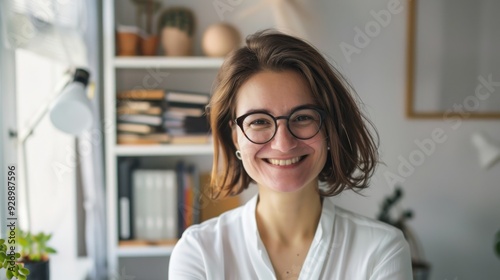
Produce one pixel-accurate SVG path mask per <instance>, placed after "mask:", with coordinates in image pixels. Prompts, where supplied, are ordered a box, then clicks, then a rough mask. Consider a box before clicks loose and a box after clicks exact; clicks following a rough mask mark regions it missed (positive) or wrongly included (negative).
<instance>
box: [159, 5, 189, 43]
mask: <svg viewBox="0 0 500 280" xmlns="http://www.w3.org/2000/svg"><path fill="white" fill-rule="evenodd" d="M158 24H159V28H158V30H161V29H162V28H163V27H175V28H178V29H180V30H182V31H184V32H186V33H187V34H188V36H189V37H191V36H193V33H194V26H195V22H194V15H193V12H192V11H191V10H189V9H187V8H182V7H174V8H168V9H166V10H165V11H164V12H163V13H162V14H161V15H160V17H159V21H158Z"/></svg>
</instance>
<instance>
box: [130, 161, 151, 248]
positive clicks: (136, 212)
mask: <svg viewBox="0 0 500 280" xmlns="http://www.w3.org/2000/svg"><path fill="white" fill-rule="evenodd" d="M145 179H146V174H145V172H144V171H143V170H135V171H134V172H133V174H132V182H133V185H132V191H133V193H134V196H133V200H132V208H133V222H134V224H133V229H134V239H146V236H147V233H146V212H145V207H146V201H147V197H146V191H145V190H146V188H145Z"/></svg>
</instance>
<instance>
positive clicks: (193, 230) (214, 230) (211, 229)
mask: <svg viewBox="0 0 500 280" xmlns="http://www.w3.org/2000/svg"><path fill="white" fill-rule="evenodd" d="M243 209H244V206H240V207H238V208H235V209H233V210H230V211H227V212H225V213H223V214H221V215H220V216H218V217H215V218H212V219H210V220H207V221H205V222H203V223H201V224H197V225H192V226H190V227H189V228H188V229H186V230H185V231H184V233H183V235H182V238H187V237H196V239H198V240H200V241H203V240H210V239H211V238H214V237H216V236H220V235H226V234H229V233H231V232H234V231H238V229H239V228H240V226H241V218H242V213H243Z"/></svg>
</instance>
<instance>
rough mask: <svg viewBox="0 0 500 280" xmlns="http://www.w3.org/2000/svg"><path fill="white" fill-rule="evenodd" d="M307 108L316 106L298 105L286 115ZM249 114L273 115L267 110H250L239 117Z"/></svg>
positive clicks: (308, 104)
mask: <svg viewBox="0 0 500 280" xmlns="http://www.w3.org/2000/svg"><path fill="white" fill-rule="evenodd" d="M308 106H309V107H318V105H316V104H312V103H306V104H301V105H298V106H295V107H293V108H292V109H291V110H290V111H289V112H288V114H290V113H292V112H293V111H295V110H297V109H299V108H301V107H308ZM251 113H267V114H270V115H273V114H271V112H270V111H269V110H267V109H250V110H248V111H246V112H244V113H243V114H241V116H243V115H246V114H251Z"/></svg>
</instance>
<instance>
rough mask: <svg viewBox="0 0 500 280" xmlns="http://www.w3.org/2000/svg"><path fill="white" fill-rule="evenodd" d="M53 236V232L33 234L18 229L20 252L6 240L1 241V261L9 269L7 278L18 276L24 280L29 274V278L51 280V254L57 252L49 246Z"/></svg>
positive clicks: (17, 238) (17, 240)
mask: <svg viewBox="0 0 500 280" xmlns="http://www.w3.org/2000/svg"><path fill="white" fill-rule="evenodd" d="M51 237H52V235H51V234H45V233H43V232H40V233H37V234H33V233H31V232H24V231H22V230H17V231H16V237H15V238H16V245H17V246H18V248H19V252H18V253H16V252H15V248H13V247H11V246H9V245H8V244H6V243H5V241H3V242H0V243H2V245H0V246H1V247H2V251H0V252H1V253H0V260H2V259H3V260H2V261H1V262H0V263H2V264H3V265H2V267H3V268H6V269H7V272H6V276H7V278H8V279H12V278H13V277H16V278H17V279H19V280H24V279H26V275H28V274H29V275H30V277H29V279H37V280H49V279H50V271H49V254H53V253H56V250H55V249H53V248H51V247H49V246H47V242H48V241H49V240H50V238H51ZM3 250H5V251H3ZM6 252H7V253H6ZM9 277H10V278H9Z"/></svg>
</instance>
